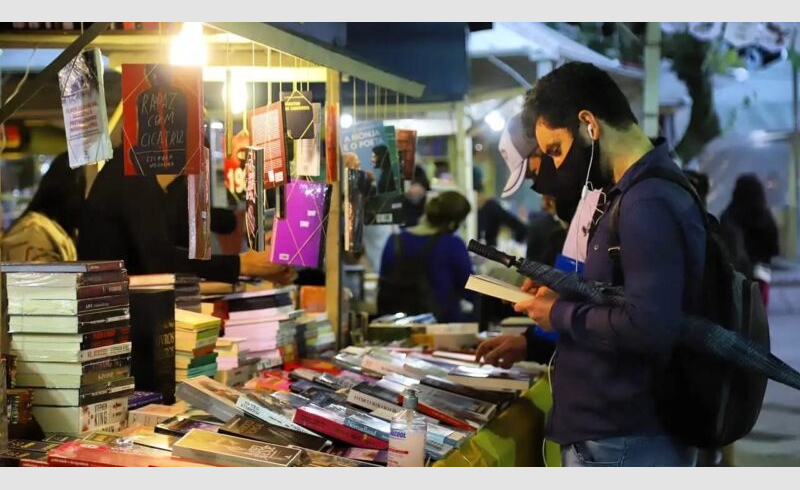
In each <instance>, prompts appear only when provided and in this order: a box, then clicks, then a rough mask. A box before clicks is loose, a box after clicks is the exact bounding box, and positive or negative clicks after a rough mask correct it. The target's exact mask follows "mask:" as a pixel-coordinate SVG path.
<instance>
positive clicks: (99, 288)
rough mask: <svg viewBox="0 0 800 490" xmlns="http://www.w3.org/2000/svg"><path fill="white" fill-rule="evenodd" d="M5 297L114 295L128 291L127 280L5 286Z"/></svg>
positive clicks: (55, 297) (35, 297) (63, 298)
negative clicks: (73, 284)
mask: <svg viewBox="0 0 800 490" xmlns="http://www.w3.org/2000/svg"><path fill="white" fill-rule="evenodd" d="M6 293H7V297H9V298H10V297H22V296H24V297H25V298H28V299H47V300H69V301H76V300H84V299H88V298H97V297H102V296H116V295H120V294H127V293H128V282H127V281H125V282H114V283H108V284H96V285H94V286H81V287H48V286H36V287H31V286H7V287H6Z"/></svg>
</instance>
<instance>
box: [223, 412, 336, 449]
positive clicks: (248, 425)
mask: <svg viewBox="0 0 800 490" xmlns="http://www.w3.org/2000/svg"><path fill="white" fill-rule="evenodd" d="M219 432H220V434H228V435H232V436H238V437H244V438H246V439H253V440H255V441H261V442H266V443H269V444H277V445H279V446H292V445H294V446H300V447H303V448H306V449H312V450H315V451H320V450H322V449H324V448H326V447H327V446H329V445H330V442H329V441H328V440H327V439H324V438H322V437H317V436H312V435H310V434H304V433H302V432H297V431H293V430H290V429H284V428H283V427H278V426H276V425H272V424H268V423H266V422H262V421H260V420H255V419H251V418H249V417H235V418H233V419H231V420H230V421H229V422H228V423H227V424H225V425H223V426H222V427H220V429H219Z"/></svg>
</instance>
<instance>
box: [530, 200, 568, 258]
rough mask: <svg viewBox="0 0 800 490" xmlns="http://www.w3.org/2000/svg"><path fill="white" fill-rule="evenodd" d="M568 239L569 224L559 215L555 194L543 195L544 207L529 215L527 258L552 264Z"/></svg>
mask: <svg viewBox="0 0 800 490" xmlns="http://www.w3.org/2000/svg"><path fill="white" fill-rule="evenodd" d="M566 239H567V224H566V223H565V222H563V221H561V219H560V218H559V217H558V214H557V211H556V200H555V198H553V196H542V209H541V211H538V212H532V213H530V215H529V216H528V249H527V251H526V253H525V258H526V259H528V260H535V261H536V262H541V263H542V264H547V265H552V264H554V263H555V261H556V257H558V254H559V253H561V249H562V248H563V247H564V240H566Z"/></svg>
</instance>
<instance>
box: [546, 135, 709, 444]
mask: <svg viewBox="0 0 800 490" xmlns="http://www.w3.org/2000/svg"><path fill="white" fill-rule="evenodd" d="M651 166H660V167H665V168H670V169H674V171H675V172H676V173H680V169H679V168H678V167H677V166H676V165H675V163H674V162H673V161H672V160H671V159H670V158H669V155H668V150H667V145H666V144H660V145H658V146H656V148H654V149H653V150H652V151H650V152H649V153H647V154H646V155H645V156H644V157H642V159H641V160H639V161H638V162H637V163H635V164H634V165H633V166H632V167H631V168H630V169H629V170H628V171H627V172H625V174H624V175H623V177H622V179H621V180H620V181H619V182H618V183H617V184H616V185H615V186H614V187H613V188H611V189H610V190H609V191H608V193H607V202H606V205H605V209H606V210H608V209H609V208H610V207H611V203H612V202H613V201H614V200H615V199H617V198H619V196H620V194H621V193H622V192H623V191H624V192H625V197H624V199H623V200H622V204H621V207H620V219H619V236H620V242H621V247H622V253H621V265H622V272H623V275H624V279H625V297H626V304H625V305H624V306H621V307H611V306H596V305H591V304H585V303H577V302H572V301H566V300H558V301H556V303H555V305H554V306H553V309H552V311H551V313H550V320H551V323H552V324H553V327H554V328H555V330H556V331H558V332H559V333H560V336H559V340H558V343H557V345H556V357H555V361H554V371H553V374H552V383H553V402H554V403H553V409H552V412H551V415H550V420H549V428H548V432H549V436H550V437H551V438H552V439H553V440H554V441H556V442H558V443H561V444H570V443H574V442H579V441H585V440H595V439H602V438H607V437H615V436H633V435H648V434H659V433H663V430H662V428H661V426H660V424H659V421H658V418H657V415H656V403H655V399H654V396H653V389H654V385H653V376H654V374H655V373H656V372H657V370H659V369H661V368H663V367H664V365H665V363H666V361H667V360H668V358H669V355H670V353H671V351H672V348H673V346H674V345H675V342H676V338H677V332H678V324H679V320H680V318H681V315H682V309H683V308H682V306H683V303H684V300H685V299H686V296H685V295H686V290H687V287H688V288H690V289H689V290H688V291H689V294H695V293H694V289H693V287H692V286H693V285H695V284H698V283H699V281H700V279H701V277H702V271H703V266H704V261H705V229H704V227H703V221H702V215H701V212H700V210H699V208H698V207H697V205H696V204H695V203H694V201H693V200H692V197H691V196H690V195H689V194H688V193H687V192H686V191H685V190H684V189H682V188H680V187H679V186H678V185H676V184H674V183H671V182H668V181H666V180H663V179H657V178H651V179H647V180H644V181H641V182H639V183H638V184H636V185H635V186H632V187H631V186H630V184H631V182H632V181H633V180H634V179H635V178H636V177H637V176H638V175H640V174H641V173H642V172H644V171H645V169H647V168H648V167H651ZM629 188H630V190H628V189H629ZM609 222H610V219H608V218H607V216H605V215H603V216H602V217H601V218H600V220H599V222H598V224H597V226H596V229H595V231H594V233H593V235H592V236H591V239H590V241H589V245H588V251H587V258H586V264H585V271H584V278H585V279H587V280H589V281H593V282H601V283H608V284H610V283H611V282H612V277H613V274H612V271H613V269H612V264H613V263H612V259H611V256H610V255H609V253H608V236H609ZM687 266H688V267H687ZM687 271H688V275H689V277H688V278H687V277H686V276H687Z"/></svg>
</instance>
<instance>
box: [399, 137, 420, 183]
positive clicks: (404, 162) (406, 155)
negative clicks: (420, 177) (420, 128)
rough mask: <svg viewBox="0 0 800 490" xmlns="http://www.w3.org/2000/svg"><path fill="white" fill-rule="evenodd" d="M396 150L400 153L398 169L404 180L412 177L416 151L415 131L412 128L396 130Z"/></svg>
mask: <svg viewBox="0 0 800 490" xmlns="http://www.w3.org/2000/svg"><path fill="white" fill-rule="evenodd" d="M397 151H398V152H399V153H400V171H401V172H402V174H403V178H404V179H405V180H412V179H413V178H414V164H415V163H416V153H417V132H416V131H415V130H413V129H398V130H397Z"/></svg>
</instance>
